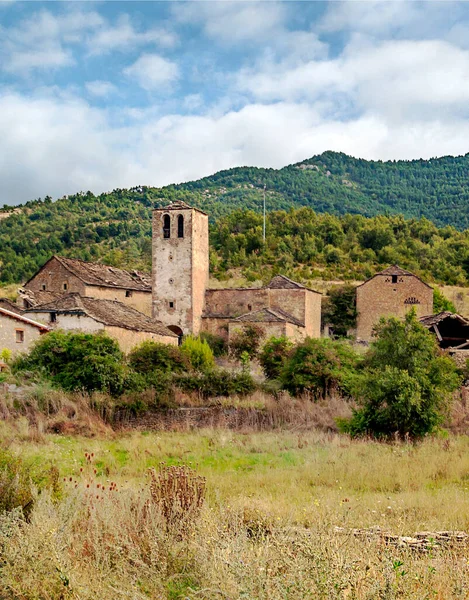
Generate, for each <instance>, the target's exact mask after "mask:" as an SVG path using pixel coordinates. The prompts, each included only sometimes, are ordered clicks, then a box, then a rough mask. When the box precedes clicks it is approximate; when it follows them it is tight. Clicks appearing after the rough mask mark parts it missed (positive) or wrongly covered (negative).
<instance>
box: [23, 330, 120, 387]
mask: <svg viewBox="0 0 469 600" xmlns="http://www.w3.org/2000/svg"><path fill="white" fill-rule="evenodd" d="M123 359H124V356H123V354H122V352H121V350H120V348H119V344H118V343H117V342H116V341H115V340H113V339H112V338H110V337H109V336H108V335H106V334H104V333H101V332H100V333H93V334H91V333H81V332H72V331H67V332H64V331H52V332H50V333H48V334H46V335H44V336H42V337H41V338H40V339H39V340H37V341H36V342H35V344H34V345H33V347H32V349H31V352H30V353H29V354H28V355H26V356H22V357H19V358H17V359H16V360H15V361H14V362H13V364H12V369H13V371H14V372H18V371H21V370H30V371H39V372H42V373H43V374H44V375H46V377H48V378H50V379H51V380H52V381H53V382H54V383H55V384H56V385H58V386H60V387H61V388H63V389H64V390H67V391H75V390H84V391H87V392H92V391H107V392H109V393H110V394H112V395H118V394H120V393H122V391H123V390H124V389H125V387H126V377H127V371H126V368H125V366H124V364H123Z"/></svg>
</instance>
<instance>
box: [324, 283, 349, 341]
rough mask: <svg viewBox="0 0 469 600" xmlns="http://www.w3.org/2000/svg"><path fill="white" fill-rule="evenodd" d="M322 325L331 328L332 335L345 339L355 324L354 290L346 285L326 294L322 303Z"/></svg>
mask: <svg viewBox="0 0 469 600" xmlns="http://www.w3.org/2000/svg"><path fill="white" fill-rule="evenodd" d="M323 320H324V323H328V324H330V325H331V326H332V328H333V333H334V335H336V336H339V337H345V336H346V335H347V332H348V330H349V329H353V328H354V327H356V324H357V305H356V288H355V286H353V285H350V284H346V285H341V286H339V287H335V288H332V289H330V290H329V291H328V293H327V301H326V302H325V303H324V312H323Z"/></svg>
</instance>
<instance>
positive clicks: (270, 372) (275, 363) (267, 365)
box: [259, 337, 293, 379]
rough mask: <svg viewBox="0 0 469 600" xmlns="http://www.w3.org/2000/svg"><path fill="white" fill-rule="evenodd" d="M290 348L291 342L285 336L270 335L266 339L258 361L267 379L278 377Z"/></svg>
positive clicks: (291, 346)
mask: <svg viewBox="0 0 469 600" xmlns="http://www.w3.org/2000/svg"><path fill="white" fill-rule="evenodd" d="M292 348H293V344H292V343H291V342H290V340H288V339H287V338H286V337H278V338H276V337H271V338H270V339H269V340H267V342H266V343H265V344H264V347H263V348H262V352H261V353H260V355H259V362H260V363H261V366H262V369H263V371H264V375H265V376H266V378H267V379H278V378H279V377H280V373H281V370H282V368H283V367H284V365H285V362H286V360H287V358H288V356H289V355H290V353H291V351H292Z"/></svg>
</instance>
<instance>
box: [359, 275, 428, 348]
mask: <svg viewBox="0 0 469 600" xmlns="http://www.w3.org/2000/svg"><path fill="white" fill-rule="evenodd" d="M412 308H415V310H416V313H417V317H423V316H425V315H431V314H432V313H433V289H432V288H431V287H430V286H428V285H427V284H425V283H424V282H423V281H421V280H420V279H419V278H418V277H415V276H414V275H400V276H399V277H398V278H397V282H396V283H393V282H392V279H391V277H390V276H389V275H381V274H378V275H375V277H372V278H371V279H369V280H368V281H366V282H365V283H363V284H362V285H360V286H358V287H357V312H358V318H357V338H358V339H360V340H364V341H370V340H371V337H372V335H371V334H372V331H373V327H374V325H375V324H376V323H377V322H378V321H379V319H380V318H381V317H390V316H394V317H400V318H403V317H404V316H405V315H406V313H407V312H408V311H409V310H411V309H412Z"/></svg>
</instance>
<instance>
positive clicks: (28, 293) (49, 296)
mask: <svg viewBox="0 0 469 600" xmlns="http://www.w3.org/2000/svg"><path fill="white" fill-rule="evenodd" d="M19 294H20V297H21V298H22V299H23V300H26V301H27V302H29V304H30V305H31V306H37V305H38V304H45V303H46V302H52V301H53V300H57V298H61V297H62V296H63V294H60V293H59V292H45V291H43V290H40V291H33V290H30V289H24V288H20V289H19Z"/></svg>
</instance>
